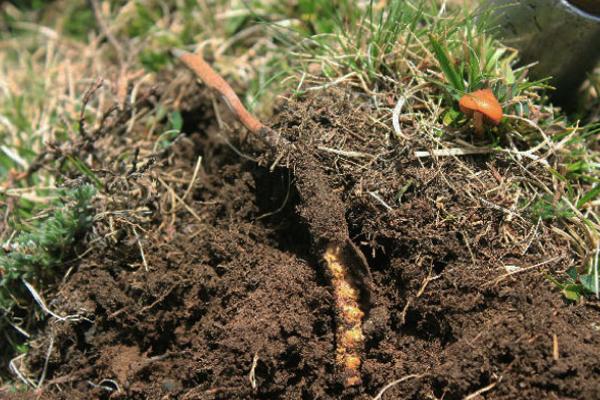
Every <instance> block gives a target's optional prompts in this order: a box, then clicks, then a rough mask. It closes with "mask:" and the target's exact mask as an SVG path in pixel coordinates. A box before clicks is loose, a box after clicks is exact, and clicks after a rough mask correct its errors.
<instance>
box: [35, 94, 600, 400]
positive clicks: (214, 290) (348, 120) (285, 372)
mask: <svg viewBox="0 0 600 400" xmlns="http://www.w3.org/2000/svg"><path fill="white" fill-rule="evenodd" d="M182 111H183V116H184V119H185V121H186V123H185V125H184V129H183V130H184V132H186V138H185V140H183V141H180V142H179V144H176V145H175V146H174V148H173V150H172V152H171V153H170V154H169V155H168V156H166V157H165V160H163V163H162V166H161V169H160V171H158V170H157V169H155V170H154V171H153V173H154V174H159V173H160V174H159V175H160V177H161V179H163V182H165V184H167V185H168V186H170V187H171V188H172V189H173V191H174V193H176V194H177V196H179V197H180V198H182V197H183V198H185V202H186V204H187V206H188V207H187V208H186V207H184V206H182V205H181V204H180V203H178V202H177V200H176V198H175V196H174V195H173V193H172V192H170V191H169V190H166V189H165V187H164V186H161V185H160V184H156V185H155V186H154V187H153V188H154V189H153V191H150V192H152V193H151V195H148V196H147V200H145V201H146V205H147V206H148V207H149V208H150V209H152V210H154V212H153V214H152V215H151V216H150V217H149V218H147V219H146V220H145V221H144V222H143V223H139V224H138V232H139V233H140V236H141V238H142V240H141V242H140V243H141V245H142V247H143V251H144V255H145V259H146V264H147V266H148V270H147V271H146V270H145V267H144V265H143V263H142V261H141V256H140V246H139V245H138V242H137V241H136V240H135V238H134V237H132V236H131V235H120V236H119V235H117V236H116V237H114V238H113V239H111V240H107V241H104V242H100V243H101V244H100V245H98V244H96V245H95V246H96V247H95V248H94V250H93V251H91V252H90V253H89V254H87V255H86V256H85V257H83V259H82V261H81V263H80V265H79V266H78V268H77V270H76V271H75V272H73V273H72V274H71V276H70V277H69V279H68V281H67V282H66V283H65V284H64V285H63V286H62V287H61V289H60V292H59V295H58V297H57V298H56V299H54V300H53V301H52V303H51V306H52V307H53V309H55V310H56V311H57V312H60V313H61V314H63V315H66V314H75V313H81V312H82V311H81V310H86V312H85V313H84V314H85V316H86V317H87V318H88V319H89V321H86V320H82V321H79V322H69V323H59V322H56V323H50V324H49V325H48V327H47V328H46V331H45V332H44V334H43V335H42V336H41V337H40V339H39V340H38V342H37V346H36V347H35V348H34V349H32V351H31V353H30V355H29V359H30V362H29V366H28V367H29V369H30V370H31V371H39V370H42V369H43V366H44V362H45V360H46V353H47V349H48V346H49V343H50V338H53V341H54V342H53V343H54V345H53V349H54V350H53V351H52V353H51V357H50V358H49V360H48V372H47V377H46V381H45V382H46V384H45V390H44V393H45V396H46V397H47V398H56V399H90V398H106V399H108V398H111V399H119V398H122V399H125V398H127V399H249V398H257V399H275V398H281V399H340V398H357V399H369V398H372V397H374V396H376V395H377V393H378V392H379V391H380V390H381V389H382V388H383V387H384V386H386V385H387V384H388V383H390V382H392V381H394V380H396V379H400V378H403V377H406V379H405V380H403V381H402V382H400V383H398V384H396V385H394V386H393V387H390V388H389V389H388V390H387V391H386V392H385V394H384V395H383V396H382V398H384V399H396V398H402V399H445V400H453V399H463V398H465V397H466V396H469V395H471V397H469V398H471V399H483V398H485V399H517V398H518V399H541V398H548V399H552V398H555V399H584V398H585V399H593V398H600V382H599V379H600V378H598V377H599V376H600V318H599V317H598V309H597V305H594V304H593V303H588V304H587V305H569V304H567V303H565V302H564V301H563V300H562V298H561V297H560V294H559V293H557V291H556V289H555V288H553V287H552V285H551V284H550V283H549V282H548V281H547V279H546V278H545V277H544V272H557V271H561V270H563V269H564V267H565V265H566V264H567V262H568V260H569V258H570V257H571V253H570V252H571V250H570V248H569V244H568V242H567V241H566V240H564V239H562V238H561V237H560V236H558V235H556V234H554V233H553V232H552V230H551V229H550V228H549V227H547V226H545V225H544V224H540V225H539V226H536V224H535V223H531V222H529V221H528V220H527V219H526V218H521V217H515V216H512V217H510V216H508V215H506V214H505V213H503V212H502V211H501V210H499V209H497V208H493V207H489V206H487V205H486V204H488V203H485V202H482V201H481V200H480V198H485V199H487V200H488V201H489V202H491V203H495V204H506V203H507V202H508V203H509V204H510V201H511V199H505V198H502V197H501V195H500V194H495V192H494V191H493V190H492V189H493V188H494V187H496V186H497V184H498V182H497V179H498V176H501V177H503V179H512V178H514V177H517V176H518V173H519V170H518V169H517V168H516V167H515V166H513V165H512V164H511V163H510V162H509V161H507V160H505V159H503V158H502V157H503V156H499V155H489V156H474V157H467V158H465V159H464V160H463V161H462V162H463V163H464V164H465V165H467V166H468V167H469V169H471V170H473V171H476V173H477V175H476V179H473V177H472V176H469V174H466V173H465V172H464V171H463V170H462V169H461V168H458V167H457V163H456V161H455V160H454V159H449V160H443V159H440V160H438V161H433V160H426V161H418V160H415V159H414V158H413V157H411V156H410V155H411V149H410V148H407V147H403V148H401V147H400V146H398V145H397V144H396V143H394V141H393V140H390V139H389V138H387V134H386V133H385V132H382V131H381V128H380V127H379V126H378V125H377V123H375V122H373V120H372V119H371V118H369V113H370V111H369V110H368V109H363V108H356V107H355V105H353V99H352V98H351V96H350V95H349V94H347V93H345V92H343V91H336V90H331V91H330V93H329V94H327V95H323V94H320V96H309V97H307V98H304V99H300V100H299V101H295V102H289V103H287V104H285V105H283V106H282V107H280V109H279V110H278V112H277V113H276V116H275V117H274V118H273V120H272V121H271V126H273V127H274V128H275V129H277V130H278V131H279V132H281V133H282V134H283V135H285V137H287V138H288V139H289V140H291V141H293V142H296V143H298V148H299V149H302V151H306V152H309V153H310V157H304V158H303V157H292V158H290V160H292V161H290V162H289V163H288V164H287V165H286V164H285V160H284V163H283V164H284V166H280V167H276V168H274V169H273V171H271V170H270V169H269V167H270V163H269V162H268V161H272V160H271V159H270V158H268V157H265V156H264V154H263V152H262V151H261V149H262V147H261V145H260V144H259V143H256V142H255V141H254V140H250V141H249V142H243V143H240V142H239V141H238V140H235V139H233V138H234V137H235V136H237V135H238V134H239V133H238V132H228V133H227V134H228V136H229V137H230V140H232V143H233V144H234V145H235V146H236V147H237V148H238V149H236V151H237V152H242V153H243V154H244V155H245V156H246V157H249V158H252V157H255V156H257V155H258V156H260V157H262V161H263V162H262V163H261V164H258V163H257V162H255V161H252V160H249V159H247V158H245V157H243V156H240V155H238V154H237V152H236V151H234V150H233V149H232V148H231V147H229V146H227V145H226V144H224V143H223V140H221V139H219V137H218V134H217V133H218V132H222V129H219V128H217V126H216V118H215V116H214V114H213V112H212V108H211V107H210V102H209V101H208V100H206V98H203V97H202V96H200V97H198V98H197V99H196V100H194V101H190V104H184V105H182ZM226 131H227V130H226ZM113 143H114V142H113ZM339 148H343V149H344V150H345V151H347V152H354V153H352V154H354V156H351V157H348V156H343V155H342V156H341V155H339V154H336V153H333V152H331V151H329V150H327V149H339ZM348 154H350V153H348ZM357 154H360V155H359V156H356V155H357ZM200 155H201V156H202V168H201V169H200V172H199V174H198V176H197V179H196V180H195V181H194V185H193V187H192V188H191V190H190V191H189V193H188V194H187V196H186V191H187V189H188V184H189V182H190V181H191V177H192V175H193V172H194V169H195V166H196V162H197V160H198V157H199V156H200ZM98 158H99V159H103V158H102V157H98ZM302 159H304V160H307V159H308V160H313V161H314V165H311V166H309V167H307V166H306V165H304V164H303V163H302V162H298V161H297V160H302ZM106 164H109V162H108V161H106ZM169 177H170V178H171V180H168V179H167V178H169ZM321 180H325V182H320V181H321ZM310 182H313V183H314V186H311V184H310ZM308 187H313V189H314V192H312V193H311V191H310V190H309V189H308ZM323 188H327V190H331V193H329V194H328V195H323V194H322V193H320V190H325V189H323ZM331 198H334V199H336V200H331V201H330V200H328V199H331ZM132 202H133V200H132ZM140 202H141V200H139V199H136V200H135V204H133V205H132V206H131V208H135V206H139V204H140ZM507 207H508V206H507ZM328 215H329V216H332V217H331V218H327V216H328ZM340 219H341V220H340ZM98 229H99V230H101V229H100V227H99V228H98ZM344 229H345V230H346V231H347V232H346V233H345V234H344V235H345V236H347V237H348V238H349V240H351V243H352V245H354V246H356V247H357V248H359V249H360V250H361V252H362V253H363V254H364V256H365V257H366V264H367V266H362V267H360V265H359V264H360V263H361V261H353V262H351V264H353V265H354V266H353V267H352V271H351V272H352V273H353V274H354V275H355V278H356V279H357V280H358V281H360V285H361V291H362V300H361V301H362V303H361V304H362V306H363V307H364V308H365V310H364V311H365V313H366V315H365V319H364V321H363V326H362V328H363V332H364V336H365V343H364V349H362V350H361V357H362V360H361V361H362V365H361V367H360V375H361V384H360V385H357V386H353V387H345V385H344V381H343V377H340V374H339V369H338V368H337V366H336V340H338V338H337V337H336V330H337V325H338V323H339V321H337V320H336V310H335V299H334V295H333V290H332V288H331V285H330V278H331V277H330V276H329V274H328V273H327V271H326V268H325V263H324V260H323V256H322V251H323V250H324V244H323V241H327V238H328V237H329V236H331V235H332V233H331V232H336V231H340V230H342V231H343V230H344ZM330 239H332V240H333V239H339V238H330ZM342 239H343V238H342ZM349 245H350V244H349ZM540 263H543V265H542V266H540V267H532V268H530V269H524V270H521V271H520V272H518V273H514V274H512V275H509V272H507V271H512V270H510V269H506V267H505V266H512V265H515V266H518V267H521V268H527V267H531V266H536V265H538V264H540ZM357 265H358V266H357ZM367 267H368V271H367ZM361 268H362V269H361ZM92 321H93V322H92ZM478 393H479V394H478Z"/></svg>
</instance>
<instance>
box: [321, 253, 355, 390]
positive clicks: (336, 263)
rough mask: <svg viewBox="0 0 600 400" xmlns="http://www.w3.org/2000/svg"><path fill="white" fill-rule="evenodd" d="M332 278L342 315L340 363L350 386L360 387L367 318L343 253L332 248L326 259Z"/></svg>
mask: <svg viewBox="0 0 600 400" xmlns="http://www.w3.org/2000/svg"><path fill="white" fill-rule="evenodd" d="M323 258H324V259H325V262H326V263H327V268H328V269H329V272H330V274H331V280H332V282H331V283H332V285H333V289H334V294H335V304H336V308H337V314H338V319H339V321H338V324H339V325H338V329H337V349H336V363H337V365H338V367H339V368H340V369H342V371H343V374H344V376H345V381H344V384H345V385H346V386H355V385H358V384H360V382H361V379H360V366H361V358H360V353H361V352H362V349H363V345H364V340H365V339H364V335H363V332H362V320H363V318H364V316H365V314H364V312H363V311H362V310H361V309H360V307H359V303H358V302H359V293H360V292H359V290H358V288H357V287H355V285H354V284H353V283H352V281H351V280H350V279H349V276H348V271H347V268H346V266H345V265H344V263H343V261H342V259H341V251H340V248H339V247H337V246H331V247H329V248H328V249H327V251H325V254H324V256H323Z"/></svg>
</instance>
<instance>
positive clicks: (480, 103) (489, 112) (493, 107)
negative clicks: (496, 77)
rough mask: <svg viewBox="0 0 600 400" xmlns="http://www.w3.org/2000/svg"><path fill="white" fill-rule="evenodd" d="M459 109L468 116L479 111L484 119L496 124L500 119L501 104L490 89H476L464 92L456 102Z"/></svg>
mask: <svg viewBox="0 0 600 400" xmlns="http://www.w3.org/2000/svg"><path fill="white" fill-rule="evenodd" d="M458 105H459V107H460V111H462V112H463V113H465V114H466V115H468V116H471V115H473V113H474V112H480V113H482V114H483V115H484V117H485V120H486V121H488V122H490V123H492V124H494V125H498V124H499V123H500V120H501V119H502V115H503V114H502V106H501V105H500V103H499V102H498V99H497V98H496V96H494V93H493V92H492V90H491V89H481V90H476V91H474V92H471V93H467V94H465V95H464V96H463V97H461V99H460V101H459V102H458Z"/></svg>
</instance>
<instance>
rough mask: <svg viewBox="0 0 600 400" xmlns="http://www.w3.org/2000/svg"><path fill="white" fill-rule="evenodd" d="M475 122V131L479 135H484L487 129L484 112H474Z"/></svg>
mask: <svg viewBox="0 0 600 400" xmlns="http://www.w3.org/2000/svg"><path fill="white" fill-rule="evenodd" d="M473 124H474V125H475V133H477V136H478V137H481V136H482V135H483V132H484V131H485V130H484V129H483V114H482V113H480V112H478V111H475V112H474V113H473Z"/></svg>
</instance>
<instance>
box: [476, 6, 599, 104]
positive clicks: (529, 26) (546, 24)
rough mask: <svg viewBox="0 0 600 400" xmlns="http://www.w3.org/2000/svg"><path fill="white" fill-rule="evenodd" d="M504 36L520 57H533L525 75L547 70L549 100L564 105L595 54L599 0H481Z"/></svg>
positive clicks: (542, 73)
mask: <svg viewBox="0 0 600 400" xmlns="http://www.w3.org/2000/svg"><path fill="white" fill-rule="evenodd" d="M482 7H483V8H482V9H483V10H489V9H491V10H492V15H493V17H494V18H495V21H496V23H497V24H498V27H499V29H500V36H501V37H503V39H504V42H505V43H506V44H507V45H509V46H512V47H515V48H517V49H519V51H520V52H521V62H522V63H523V64H529V63H533V62H538V64H537V65H536V66H535V67H533V68H532V69H531V76H532V77H533V78H536V79H539V78H544V77H548V76H551V77H552V80H551V82H550V83H551V84H552V86H554V87H556V92H555V93H553V98H554V100H555V101H556V102H557V103H559V104H561V105H563V106H565V107H566V108H569V106H573V105H574V102H573V99H574V96H575V95H576V94H577V90H578V89H579V87H580V86H581V84H582V83H583V81H584V80H585V79H586V77H587V73H589V72H590V71H591V70H592V69H593V68H594V67H595V66H596V65H597V62H598V60H599V59H600V2H599V1H592V0H521V1H515V0H486V1H484V2H483V3H482Z"/></svg>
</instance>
